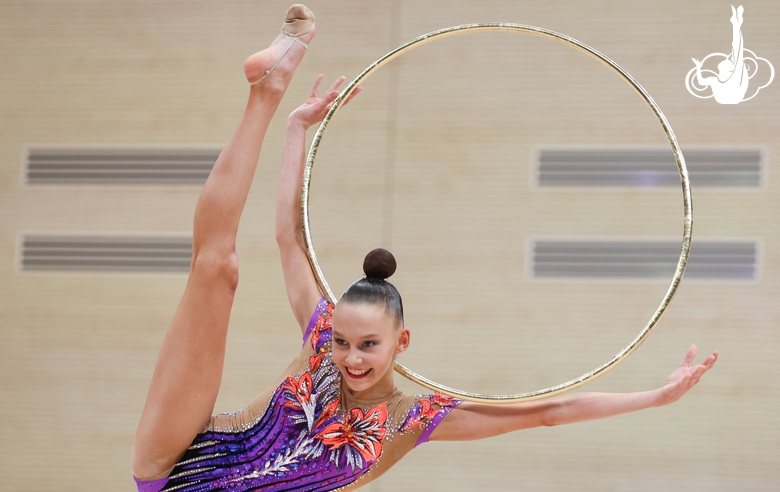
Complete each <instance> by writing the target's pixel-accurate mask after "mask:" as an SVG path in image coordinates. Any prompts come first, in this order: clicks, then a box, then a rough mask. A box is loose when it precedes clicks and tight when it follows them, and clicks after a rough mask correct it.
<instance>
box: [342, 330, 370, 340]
mask: <svg viewBox="0 0 780 492" xmlns="http://www.w3.org/2000/svg"><path fill="white" fill-rule="evenodd" d="M333 336H334V337H339V338H344V335H342V334H341V333H339V332H338V331H336V330H333ZM367 338H379V335H377V334H376V333H371V334H369V335H363V336H362V337H358V339H360V340H365V339H367Z"/></svg>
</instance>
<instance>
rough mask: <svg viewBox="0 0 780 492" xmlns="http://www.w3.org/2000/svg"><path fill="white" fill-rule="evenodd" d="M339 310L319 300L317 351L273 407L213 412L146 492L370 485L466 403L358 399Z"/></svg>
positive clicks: (434, 398)
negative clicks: (338, 339) (337, 329)
mask: <svg viewBox="0 0 780 492" xmlns="http://www.w3.org/2000/svg"><path fill="white" fill-rule="evenodd" d="M332 312H333V306H332V305H330V304H329V303H327V302H326V301H325V300H324V299H323V300H321V301H320V302H319V304H318V305H317V309H316V311H315V313H314V315H313V316H312V319H311V322H310V323H309V326H308V328H307V331H306V335H305V337H304V345H305V343H306V340H307V339H311V346H312V349H313V355H311V356H310V357H309V361H308V363H307V364H306V367H305V370H304V371H302V373H301V374H300V375H298V374H294V375H291V376H287V378H286V379H285V380H284V382H282V384H280V385H279V386H278V387H277V388H276V391H275V392H274V393H273V396H272V397H271V399H270V402H269V403H268V405H267V407H266V408H265V410H264V411H262V412H258V413H257V415H256V416H254V417H253V418H252V419H250V420H245V419H238V420H231V417H232V416H234V415H238V414H242V415H244V414H243V413H242V412H236V413H235V414H223V415H222V416H216V417H214V418H212V422H211V423H210V424H209V426H207V427H206V429H205V430H204V431H203V432H202V433H200V434H198V436H197V437H196V438H195V440H194V441H193V443H192V445H191V446H190V447H189V448H188V449H187V452H186V453H185V454H184V456H183V457H182V458H181V460H180V461H179V463H178V464H177V465H176V466H175V467H174V469H173V471H171V473H170V475H169V476H168V477H165V478H161V479H158V480H148V481H147V480H138V479H136V483H137V486H138V490H139V492H160V491H174V490H175V491H183V492H194V491H211V490H231V491H248V490H267V491H281V490H295V491H310V490H336V489H339V488H342V487H346V486H349V485H351V484H353V483H355V482H356V481H358V480H361V481H363V483H367V482H368V481H370V480H371V479H373V478H375V477H376V476H379V475H380V474H381V473H383V472H384V471H385V470H386V469H388V468H389V467H390V466H392V465H393V464H394V463H395V462H396V461H398V460H399V459H400V458H401V457H402V456H403V455H404V454H406V452H408V451H409V450H411V449H412V448H413V447H414V446H416V445H418V444H421V443H423V442H426V441H427V439H428V437H429V436H430V434H431V432H432V431H433V429H434V428H435V427H436V426H437V425H438V423H439V422H440V421H441V420H442V419H443V418H444V416H445V415H447V413H449V411H450V410H452V409H453V408H454V407H455V406H457V405H458V404H460V401H459V400H455V399H452V398H450V397H448V396H445V395H440V394H434V395H427V396H417V397H413V396H405V395H403V394H402V393H401V392H400V391H397V390H396V391H395V392H393V394H391V395H390V396H388V397H386V398H383V399H380V400H374V401H362V400H357V399H355V398H354V397H352V395H351V394H350V393H349V392H347V391H344V390H342V388H341V386H342V385H341V373H340V372H339V370H338V368H337V367H336V365H335V364H334V363H333V359H332V357H331V353H330V341H331V314H332ZM225 422H228V423H227V424H225ZM369 470H371V471H372V474H371V477H370V478H367V474H368V472H369Z"/></svg>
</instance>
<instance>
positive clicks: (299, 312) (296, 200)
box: [276, 75, 360, 331]
mask: <svg viewBox="0 0 780 492" xmlns="http://www.w3.org/2000/svg"><path fill="white" fill-rule="evenodd" d="M321 82H322V75H320V76H319V77H317V80H316V81H315V82H314V88H313V89H312V92H311V95H310V97H309V99H308V100H307V101H306V102H305V103H303V104H302V105H301V106H299V107H298V108H297V109H296V110H295V111H293V112H292V113H291V114H290V116H289V118H288V119H287V137H286V139H285V143H284V152H283V154H282V171H281V175H280V176H279V190H278V193H277V198H276V242H277V244H278V245H279V252H280V255H281V260H282V271H283V273H284V282H285V285H286V287H287V298H288V299H289V301H290V306H291V307H292V310H293V313H294V314H295V319H296V320H297V321H298V324H299V325H300V327H301V330H302V331H304V330H306V326H307V325H308V323H309V317H310V316H311V313H313V312H314V308H315V307H316V306H317V302H318V301H319V300H320V297H321V294H320V290H319V287H318V285H317V282H316V280H315V278H314V273H312V270H311V266H310V265H309V260H308V257H307V256H306V248H305V246H304V244H303V235H302V228H303V225H302V223H301V211H300V210H301V208H300V205H301V186H302V184H303V169H304V166H305V163H306V162H305V161H306V149H305V147H306V130H308V129H309V128H310V127H311V126H313V125H315V124H317V123H319V122H320V121H322V119H323V118H324V117H325V115H326V114H327V113H328V110H330V107H331V105H332V104H333V101H335V100H336V97H337V96H338V94H339V93H338V88H339V86H340V85H341V83H342V82H344V77H341V78H339V79H338V80H337V81H336V82H335V83H334V84H333V85H332V86H331V87H330V89H328V91H327V92H326V93H325V95H323V96H322V97H319V96H318V95H317V93H318V92H319V88H320V83H321ZM358 92H360V88H358V89H356V90H355V91H354V92H353V93H352V96H354V95H356V94H357V93H358Z"/></svg>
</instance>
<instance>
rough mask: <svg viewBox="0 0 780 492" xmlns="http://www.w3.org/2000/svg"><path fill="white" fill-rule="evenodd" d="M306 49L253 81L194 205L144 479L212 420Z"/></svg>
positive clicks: (158, 372) (141, 449)
mask: <svg viewBox="0 0 780 492" xmlns="http://www.w3.org/2000/svg"><path fill="white" fill-rule="evenodd" d="M304 9H305V7H304ZM292 10H293V8H291V12H292ZM298 12H300V10H299V11H298ZM305 12H308V9H306V10H305ZM294 13H295V12H294ZM309 13H310V12H309ZM289 15H290V12H288V17H289ZM313 36H314V30H311V31H310V32H308V33H307V34H305V35H303V36H301V39H302V40H303V41H305V42H308V41H309V40H310V39H311V38H312V37H313ZM289 41H290V40H289V37H287V36H285V35H279V37H277V38H276V40H274V42H273V43H272V44H271V46H270V47H269V48H267V49H266V50H263V51H261V52H259V53H256V54H254V55H252V56H251V57H249V58H248V59H247V61H246V63H245V67H244V68H245V72H246V73H247V76H248V77H249V76H250V74H254V73H258V72H260V73H262V72H264V71H265V70H266V69H267V68H270V67H271V66H273V64H274V63H276V61H277V60H278V59H279V57H280V56H282V54H283V53H284V51H286V50H287V47H288V43H289ZM304 52H305V49H304V48H303V46H302V45H300V44H298V43H296V44H295V45H294V46H292V47H291V48H290V50H289V51H288V52H287V53H286V54H285V55H284V58H283V59H282V60H281V62H280V63H279V64H278V65H277V66H276V67H275V68H274V69H273V71H272V72H271V73H270V74H269V75H268V76H267V77H266V78H265V79H263V80H262V81H261V82H260V83H258V84H256V85H253V86H251V88H250V93H249V101H248V103H247V106H246V110H245V112H244V115H243V117H242V119H241V122H240V123H239V125H238V128H237V129H236V131H235V132H234V133H233V136H232V137H231V138H230V141H229V142H228V143H227V145H226V146H225V148H224V149H223V150H222V153H221V154H220V156H219V158H218V159H217V162H216V163H215V164H214V168H213V169H212V171H211V174H210V175H209V178H208V180H207V181H206V184H205V185H204V186H203V191H202V192H201V195H200V198H199V199H198V203H197V206H196V208H195V221H194V225H193V257H192V267H191V269H190V277H189V280H188V282H187V286H186V288H185V291H184V295H183V297H182V300H181V302H180V304H179V307H178V309H177V310H176V313H175V314H174V317H173V321H172V322H171V325H170V327H169V329H168V332H167V334H166V336H165V339H164V340H163V345H162V348H161V350H160V355H159V357H158V359H157V365H156V366H155V370H154V375H153V377H152V382H151V386H150V388H149V394H148V395H147V400H146V405H145V407H144V410H143V413H142V415H141V420H140V423H139V424H138V430H137V431H136V436H135V445H134V450H133V473H134V474H135V476H136V477H138V478H142V479H149V478H157V477H158V476H160V475H163V476H164V475H165V474H166V473H168V471H169V470H170V469H171V468H172V467H173V465H174V464H175V463H176V461H177V460H178V459H179V457H181V455H182V454H183V453H184V451H185V450H186V449H187V447H188V446H189V445H190V444H191V443H192V440H193V439H194V438H195V436H196V435H197V434H198V433H199V432H200V431H202V430H203V428H204V426H205V425H206V424H207V423H208V421H209V418H210V417H211V414H212V411H213V409H214V402H215V401H216V398H217V393H218V391H219V385H220V381H221V379H222V367H223V361H224V357H225V342H226V338H227V328H228V321H229V318H230V310H231V308H232V305H233V297H234V293H235V290H236V287H237V285H238V257H237V255H236V251H235V242H236V232H237V230H238V221H239V218H240V216H241V212H242V211H243V208H244V204H245V203H246V199H247V196H248V194H249V187H250V185H251V183H252V178H253V176H254V173H255V168H256V166H257V160H258V158H259V156H260V148H261V145H262V141H263V137H264V136H265V132H266V130H267V128H268V125H269V123H270V121H271V118H272V116H273V114H274V112H275V111H276V108H277V107H278V105H279V102H280V101H281V99H282V96H283V95H284V91H285V90H286V89H287V86H288V85H289V83H290V80H291V79H292V75H293V72H294V71H295V68H296V67H297V66H298V63H299V62H300V61H301V59H302V58H303V55H304Z"/></svg>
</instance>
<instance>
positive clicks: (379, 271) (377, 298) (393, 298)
mask: <svg viewBox="0 0 780 492" xmlns="http://www.w3.org/2000/svg"><path fill="white" fill-rule="evenodd" d="M395 269H396V262H395V257H393V254H392V253H390V252H389V251H387V250H386V249H382V248H377V249H375V250H373V251H371V252H369V253H368V254H367V255H366V259H365V260H363V272H364V273H365V274H366V276H365V277H364V278H361V279H360V280H358V281H356V282H354V283H353V284H352V285H350V286H349V287H348V288H347V290H346V291H345V292H344V294H342V295H341V300H340V301H339V302H349V303H353V304H358V303H365V304H382V305H384V306H385V308H386V309H387V310H388V311H389V312H390V313H391V314H392V316H393V318H394V319H395V322H396V324H397V325H399V326H403V325H404V305H403V301H401V294H399V293H398V289H396V288H395V286H394V285H393V284H391V283H390V282H388V281H387V280H386V279H387V278H388V277H390V276H392V275H393V273H395Z"/></svg>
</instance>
